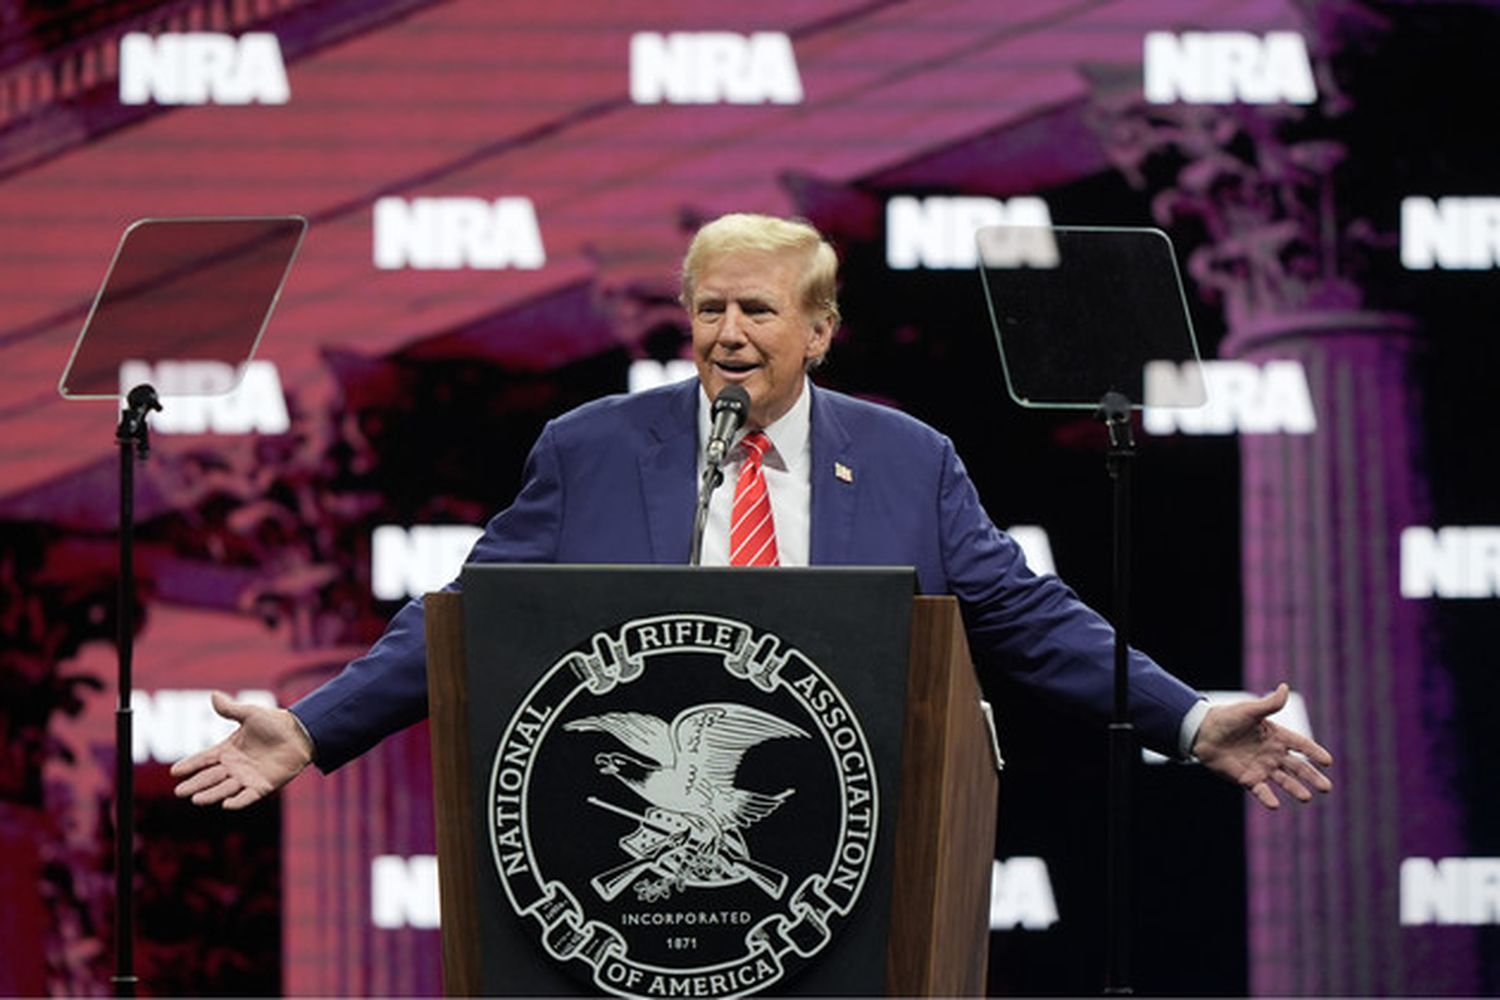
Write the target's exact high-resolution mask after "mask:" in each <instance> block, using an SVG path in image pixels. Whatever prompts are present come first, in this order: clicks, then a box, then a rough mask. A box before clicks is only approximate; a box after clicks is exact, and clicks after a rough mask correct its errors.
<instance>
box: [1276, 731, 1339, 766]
mask: <svg viewBox="0 0 1500 1000" xmlns="http://www.w3.org/2000/svg"><path fill="white" fill-rule="evenodd" d="M1286 742H1287V745H1288V746H1290V747H1291V748H1292V749H1293V750H1295V751H1297V752H1298V753H1300V754H1302V755H1304V756H1305V757H1307V758H1308V759H1309V760H1312V761H1315V762H1317V763H1318V764H1319V765H1320V766H1322V767H1332V766H1333V754H1331V753H1329V752H1328V750H1327V748H1326V747H1324V746H1323V745H1322V744H1320V743H1318V742H1316V741H1315V740H1312V739H1309V738H1308V737H1306V736H1303V735H1302V734H1301V733H1294V732H1292V731H1291V730H1287V733H1286Z"/></svg>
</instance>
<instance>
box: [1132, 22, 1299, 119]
mask: <svg viewBox="0 0 1500 1000" xmlns="http://www.w3.org/2000/svg"><path fill="white" fill-rule="evenodd" d="M1142 68H1143V70H1144V72H1145V81H1144V84H1143V89H1144V90H1145V95H1146V100H1147V101H1148V102H1149V103H1151V104H1172V103H1174V102H1177V101H1183V102H1186V103H1189V104H1234V103H1236V102H1241V103H1244V104H1312V103H1313V102H1314V101H1316V100H1317V99H1318V88H1317V85H1316V84H1315V83H1314V82H1313V71H1312V64H1311V63H1310V62H1309V61H1308V58H1307V44H1306V43H1305V42H1304V41H1303V40H1302V36H1301V35H1299V34H1297V33H1296V32H1295V31H1271V32H1268V33H1266V34H1265V35H1261V36H1256V35H1252V34H1250V33H1249V32H1245V31H1187V32H1183V33H1182V34H1180V35H1177V34H1173V33H1172V32H1169V31H1153V32H1150V33H1149V34H1147V35H1146V44H1145V53H1144V60H1143V67H1142Z"/></svg>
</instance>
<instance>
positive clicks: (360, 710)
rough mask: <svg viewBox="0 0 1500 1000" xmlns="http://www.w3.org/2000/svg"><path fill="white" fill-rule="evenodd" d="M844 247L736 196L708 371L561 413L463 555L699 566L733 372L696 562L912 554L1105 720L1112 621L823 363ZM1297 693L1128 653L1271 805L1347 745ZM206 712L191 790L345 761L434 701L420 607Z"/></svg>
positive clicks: (1179, 714)
mask: <svg viewBox="0 0 1500 1000" xmlns="http://www.w3.org/2000/svg"><path fill="white" fill-rule="evenodd" d="M837 266H838V265H837V258H836V256H835V254H834V251H833V248H832V247H831V246H829V245H828V243H827V242H825V241H824V240H823V239H822V237H821V236H820V235H819V234H818V232H817V231H816V230H814V229H813V228H812V227H810V226H808V225H806V224H804V223H801V222H792V221H787V220H782V219H776V218H771V217H767V216H757V215H738V214H737V215H728V216H724V217H722V218H720V219H717V220H715V221H714V222H711V223H709V224H708V225H706V226H704V227H703V228H702V229H701V230H699V232H698V234H697V235H696V236H695V237H694V239H693V242H692V244H691V246H690V247H689V249H688V253H687V256H686V258H685V259H684V262H683V276H682V302H683V305H684V306H685V307H686V308H687V309H688V311H689V313H690V316H691V319H692V337H693V354H694V360H695V362H696V365H697V368H698V378H697V379H696V380H693V381H689V382H684V383H680V384H678V385H674V386H667V387H665V388H662V389H657V390H653V391H651V392H646V393H640V394H637V395H634V396H612V397H609V398H606V399H602V400H596V401H595V402H593V403H589V404H587V405H585V406H582V407H580V408H578V409H577V410H574V411H572V412H571V413H569V414H566V415H564V416H562V417H559V418H558V419H556V420H554V421H552V422H551V423H549V424H548V425H547V427H546V428H545V429H544V430H543V432H542V435H541V437H540V438H539V439H538V440H537V443H536V445H535V446H534V447H533V449H532V452H531V455H530V457H529V459H528V460H527V466H526V475H525V482H524V484H523V486H522V488H521V492H520V494H519V495H518V496H517V498H516V500H515V502H514V503H513V504H512V505H511V506H510V507H509V508H507V509H506V510H505V511H502V512H501V513H500V514H498V515H496V516H495V517H494V518H493V519H492V520H491V521H490V523H489V525H488V526H487V528H486V530H485V534H484V536H483V537H482V538H481V539H480V541H479V542H478V543H477V544H476V545H475V547H474V550H473V553H472V554H471V556H470V559H471V561H501V562H562V563H573V562H590V563H678V564H682V563H686V562H687V561H688V550H689V546H690V544H691V526H692V521H693V512H694V503H695V498H696V492H697V489H696V484H697V482H698V478H699V476H700V474H701V462H702V459H701V455H702V453H703V442H704V441H705V440H706V438H707V436H708V428H709V414H710V406H711V401H712V400H713V399H715V398H717V397H718V395H719V393H720V392H721V391H722V390H723V389H724V388H725V387H726V386H730V385H739V386H742V387H743V388H744V389H745V390H746V392H747V393H748V395H749V399H750V407H749V416H748V420H747V422H746V428H745V430H746V433H745V434H744V435H743V436H742V437H741V439H740V440H739V442H738V443H737V446H736V447H735V448H734V449H733V450H732V451H731V453H730V456H729V462H728V464H727V466H726V469H725V472H726V488H725V489H721V490H719V491H717V492H716V494H715V496H714V500H713V503H712V504H711V506H710V511H709V517H708V522H707V527H706V529H705V533H704V546H703V558H702V562H703V563H704V564H706V565H715V564H717V565H724V564H736V565H737V564H745V563H760V564H764V565H783V566H795V565H809V564H817V565H840V564H844V565H848V564H866V565H910V566H913V567H915V568H916V571H917V579H918V586H919V587H920V589H921V590H922V592H923V593H951V594H954V595H955V596H957V597H958V599H959V602H960V605H961V607H962V608H963V614H964V622H965V628H966V631H967V632H968V637H969V645H970V648H971V650H972V652H973V654H974V658H975V661H976V664H977V665H978V666H979V668H980V670H981V672H982V673H989V672H993V671H1004V672H1007V673H1008V674H1010V675H1011V676H1013V677H1015V678H1017V679H1018V680H1020V681H1022V682H1024V683H1027V684H1030V685H1033V686H1035V687H1038V688H1040V689H1041V690H1042V691H1044V692H1046V693H1048V694H1050V695H1052V696H1054V697H1056V698H1058V699H1060V700H1062V701H1063V702H1065V703H1068V704H1071V705H1073V706H1076V707H1079V708H1081V709H1083V710H1085V711H1087V712H1090V713H1092V714H1093V715H1095V716H1096V717H1098V718H1100V719H1103V718H1107V717H1108V714H1109V706H1110V704H1111V697H1112V690H1113V633H1112V631H1111V629H1110V628H1109V626H1108V625H1107V623H1105V622H1104V621H1103V620H1102V619H1101V618H1100V617H1099V616H1098V615H1097V614H1095V613H1094V612H1093V611H1091V610H1089V609H1088V608H1087V607H1085V606H1084V605H1083V604H1082V603H1081V602H1079V601H1078V599H1077V598H1076V597H1075V596H1074V595H1073V593H1072V591H1071V590H1069V589H1068V588H1067V587H1066V585H1064V584H1063V583H1061V582H1060V581H1059V580H1057V578H1056V577H1050V576H1049V577H1037V576H1035V575H1034V574H1032V573H1031V572H1030V571H1029V570H1028V569H1027V568H1026V565H1025V561H1024V559H1023V557H1022V555H1021V552H1020V550H1019V548H1018V547H1017V546H1016V544H1015V542H1014V541H1012V540H1011V539H1010V538H1009V537H1008V536H1006V535H1005V534H1004V533H1002V532H1001V531H999V530H998V529H997V528H996V527H995V526H994V524H993V523H992V522H991V521H990V519H989V517H988V516H987V515H986V514H985V513H984V511H983V509H982V508H981V507H980V504H979V498H978V496H977V494H976V492H975V490H974V487H973V484H972V483H971V482H970V480H969V478H968V475H967V473H966V472H965V471H964V468H963V464H962V463H961V462H960V461H959V460H958V457H957V455H956V454H955V453H954V451H953V446H952V443H951V442H950V441H949V440H948V439H947V438H946V437H944V436H942V435H940V434H938V433H937V432H936V431H934V430H932V429H931V428H929V427H927V426H926V425H924V424H921V423H919V422H918V421H916V420H913V419H912V418H910V417H907V416H905V415H903V414H900V413H898V412H896V411H894V410H890V409H888V408H885V407H880V406H876V405H874V404H871V403H866V402H862V401H859V400H855V399H852V398H850V397H847V396H843V395H840V394H838V393H834V392H830V391H827V390H823V389H818V388H816V387H814V386H813V385H812V383H811V382H810V381H809V380H808V378H807V374H806V373H807V371H808V370H809V369H810V368H812V367H813V366H815V365H816V364H817V363H818V362H819V361H820V360H821V359H822V358H823V355H824V354H825V353H826V352H827V350H828V347H829V344H830V342H831V341H832V338H833V331H834V329H835V327H836V326H837V323H838V305H837V302H836V299H835V287H836V277H837ZM742 473H743V475H741V474H742ZM727 484H735V488H734V489H733V490H730V489H728V488H727ZM768 508H769V510H768ZM742 536H743V537H742ZM1287 693H1288V692H1287V687H1286V685H1284V684H1283V685H1281V686H1280V687H1278V688H1277V690H1276V691H1275V692H1273V693H1272V694H1270V695H1268V696H1266V697H1264V698H1261V699H1258V700H1254V701H1250V702H1245V703H1241V704H1238V705H1233V706H1215V707H1208V706H1207V703H1206V702H1204V701H1202V699H1201V698H1200V697H1199V695H1198V694H1197V693H1196V692H1194V691H1193V690H1192V689H1191V688H1189V687H1187V686H1186V685H1184V684H1182V683H1181V682H1180V681H1178V680H1177V679H1176V678H1174V677H1172V676H1171V675H1169V674H1167V673H1166V672H1165V671H1164V670H1162V669H1161V668H1160V667H1159V666H1157V665H1156V664H1155V663H1153V662H1151V660H1149V659H1148V658H1147V657H1145V656H1144V655H1141V654H1139V653H1133V654H1132V659H1131V716H1132V720H1133V721H1134V723H1135V726H1136V731H1137V732H1138V734H1139V735H1140V736H1141V739H1142V742H1143V743H1145V744H1146V745H1147V746H1150V747H1152V748H1154V749H1157V750H1160V751H1162V752H1164V753H1167V754H1169V755H1173V756H1178V757H1187V756H1189V755H1191V756H1195V757H1196V758H1197V759H1199V760H1201V761H1202V762H1203V763H1204V764H1205V765H1207V766H1208V767H1209V768H1211V769H1212V770H1214V771H1216V772H1217V773H1219V774H1221V775H1223V776H1225V777H1226V778H1228V779H1230V780H1233V781H1236V782H1238V783H1239V784H1240V785H1242V786H1244V787H1245V788H1247V789H1249V791H1250V792H1251V793H1252V794H1253V795H1254V796H1255V797H1256V799H1258V800H1259V801H1260V802H1262V803H1263V804H1264V805H1266V806H1267V807H1268V808H1272V809H1274V808H1277V806H1278V804H1279V800H1278V797H1277V795H1276V792H1275V790H1274V787H1275V786H1280V788H1281V789H1283V790H1284V791H1286V792H1287V793H1289V794H1291V795H1292V796H1293V797H1295V798H1297V799H1300V800H1302V801H1307V800H1309V799H1310V798H1311V797H1312V793H1311V791H1310V789H1316V790H1318V791H1323V792H1326V791H1329V790H1330V789H1331V788H1332V787H1333V786H1332V783H1331V782H1330V781H1329V779H1328V778H1327V776H1326V775H1324V774H1323V773H1322V772H1321V771H1320V770H1319V769H1318V767H1316V766H1314V764H1316V765H1321V766H1324V767H1326V766H1328V765H1330V764H1332V757H1331V756H1330V755H1329V753H1328V751H1327V750H1325V749H1323V748H1322V747H1321V746H1319V745H1318V744H1317V743H1315V742H1313V741H1312V740H1310V739H1307V738H1305V737H1302V736H1300V735H1297V734H1295V733H1292V732H1290V731H1289V730H1286V729H1284V728H1282V727H1280V726H1277V725H1276V724H1274V723H1272V722H1270V721H1269V720H1268V718H1267V717H1268V716H1270V715H1271V714H1273V713H1275V712H1276V711H1278V710H1279V709H1280V708H1281V707H1282V705H1284V704H1285V702H1286V698H1287ZM214 707H215V709H216V710H217V711H218V712H219V713H220V714H221V715H224V716H226V717H227V718H230V719H233V720H236V721H238V722H239V723H240V724H241V725H240V728H239V729H238V730H236V732H235V733H234V734H232V735H231V736H230V737H229V738H227V739H226V740H224V741H223V742H222V743H220V744H218V745H217V746H214V747H211V748H209V749H208V750H205V751H202V752H200V753H196V754H193V755H192V756H190V757H187V758H185V759H183V760H182V761H179V762H178V763H177V764H176V765H175V766H174V767H173V769H172V773H173V774H174V775H176V776H177V777H179V778H182V779H183V780H182V781H181V783H180V784H179V785H178V786H177V794H178V795H180V796H191V798H192V800H193V801H194V802H196V803H198V804H200V805H209V804H213V803H222V804H223V806H224V807H225V808H227V809H238V808H242V807H244V806H246V805H249V804H250V803H252V802H255V801H257V800H258V799H260V798H262V797H264V796H265V795H268V794H270V793H271V792H273V791H275V790H276V789H277V788H279V787H281V786H282V785H283V784H285V783H286V782H287V781H289V780H291V779H292V778H293V777H295V776H296V775H297V774H298V773H300V772H301V771H302V770H303V769H304V768H305V767H306V766H307V765H308V764H309V763H315V764H317V766H318V767H319V768H320V769H322V770H325V771H329V770H332V769H334V768H336V767H339V766H340V765H342V764H344V763H345V762H347V761H348V760H350V759H352V758H353V757H355V756H357V755H359V754H360V753H362V752H364V751H365V750H367V749H369V748H370V747H371V746H373V745H374V744H375V743H377V742H379V741H380V740H381V739H383V738H384V737H385V736H387V735H389V734H390V733H392V732H395V731H396V730H398V729H401V728H403V727H405V726H407V725H410V724H411V723H413V722H416V721H417V720H418V719H420V718H421V717H422V716H423V715H424V714H425V713H426V710H427V701H426V670H425V654H424V649H423V631H422V609H421V604H420V602H412V603H410V604H408V605H407V606H406V607H405V608H403V609H402V610H401V611H400V612H399V613H398V614H397V615H396V617H395V618H394V619H392V622H391V624H390V626H389V627H388V628H387V630H386V633H385V634H384V635H383V636H382V637H381V639H380V640H379V641H378V642H377V643H376V644H375V646H374V647H373V648H372V649H371V651H370V652H369V653H368V654H367V655H366V656H364V657H361V658H360V659H358V660H355V661H354V662H353V663H351V664H350V665H349V666H348V667H347V668H346V669H345V670H344V671H343V672H342V673H341V674H339V675H338V676H337V677H335V678H334V679H333V680H331V681H329V682H328V683H327V684H325V685H323V686H322V687H320V688H319V689H318V690H316V691H314V692H312V693H311V694H309V695H308V696H307V697H305V698H303V699H302V700H301V701H299V702H297V703H296V704H295V705H293V706H292V707H291V709H290V710H286V709H266V708H262V707H258V706H253V705H246V704H240V703H235V702H231V701H230V700H229V699H228V698H227V697H225V696H223V695H218V694H216V695H215V696H214Z"/></svg>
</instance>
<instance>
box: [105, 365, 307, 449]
mask: <svg viewBox="0 0 1500 1000" xmlns="http://www.w3.org/2000/svg"><path fill="white" fill-rule="evenodd" d="M234 375H235V372H234V368H233V366H231V365H228V364H225V363H223V362H221V361H158V362H157V363H155V364H150V363H147V362H144V361H126V362H124V363H123V364H121V365H120V394H121V395H122V396H123V395H125V394H126V393H127V392H129V390H130V388H131V387H132V386H137V385H140V384H141V383H143V382H147V383H150V384H151V385H153V386H155V387H156V391H157V392H158V393H159V394H160V395H161V397H162V409H161V412H160V413H154V414H152V415H151V429H152V430H154V431H156V432H158V433H161V434H254V433H259V434H285V433H286V432H287V431H288V430H290V429H291V426H292V421H291V417H290V415H289V414H288V413H287V406H286V396H285V394H284V393H283V392H282V389H281V376H279V375H278V374H277V373H276V366H275V365H274V364H273V363H271V362H270V361H252V362H250V363H249V364H247V365H246V366H245V371H244V373H243V375H242V376H241V377H240V382H239V385H237V386H235V385H234ZM230 386H234V388H233V389H232V390H230V391H226V389H228V387H230Z"/></svg>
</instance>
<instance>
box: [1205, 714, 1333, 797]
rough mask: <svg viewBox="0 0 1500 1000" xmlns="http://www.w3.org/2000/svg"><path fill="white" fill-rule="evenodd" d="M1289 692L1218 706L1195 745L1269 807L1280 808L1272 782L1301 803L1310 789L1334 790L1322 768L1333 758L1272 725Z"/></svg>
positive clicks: (1211, 764) (1211, 763) (1217, 769)
mask: <svg viewBox="0 0 1500 1000" xmlns="http://www.w3.org/2000/svg"><path fill="white" fill-rule="evenodd" d="M1289 694H1290V689H1289V688H1288V687H1287V686H1286V684H1281V685H1280V686H1278V687H1277V688H1276V690H1275V691H1272V692H1271V693H1270V694H1268V695H1266V696H1265V697H1264V698H1256V699H1254V700H1252V701H1242V702H1236V703H1234V704H1232V705H1215V706H1214V707H1212V708H1210V709H1209V710H1208V714H1206V715H1205V716H1204V717H1203V724H1202V725H1201V726H1199V727H1198V736H1197V739H1196V740H1195V741H1194V743H1193V756H1195V757H1197V758H1198V759H1199V760H1200V761H1202V762H1203V764H1204V765H1205V766H1206V767H1208V769H1209V770H1211V771H1213V772H1215V773H1216V774H1219V775H1221V776H1222V777H1224V778H1226V779H1228V780H1230V781H1233V782H1235V783H1236V784H1238V785H1239V786H1241V787H1242V788H1244V789H1246V790H1247V791H1249V792H1250V794H1251V795H1254V796H1255V797H1256V798H1257V799H1259V800H1260V802H1261V804H1262V805H1264V806H1265V807H1266V808H1267V809H1278V808H1280V807H1281V800H1280V799H1278V798H1277V797H1276V792H1275V790H1274V789H1273V788H1272V787H1271V786H1272V785H1273V784H1275V785H1280V786H1281V788H1282V790H1283V791H1285V792H1287V793H1288V794H1290V795H1291V796H1292V797H1294V798H1296V799H1298V800H1299V801H1302V802H1307V801H1310V800H1311V799H1312V797H1313V796H1312V792H1311V791H1309V788H1314V789H1317V790H1318V791H1320V792H1328V791H1332V790H1333V782H1332V781H1330V780H1329V779H1328V776H1327V775H1326V774H1324V773H1323V772H1322V771H1320V770H1319V768H1322V767H1329V766H1331V765H1332V764H1333V755H1332V754H1330V753H1329V752H1328V751H1327V750H1325V749H1324V748H1323V747H1321V746H1319V745H1318V744H1317V743H1315V742H1314V741H1313V740H1310V739H1308V738H1307V737H1306V736H1302V735H1301V734H1299V733H1294V732H1292V731H1291V730H1290V729H1287V728H1286V727H1285V726H1278V725H1277V724H1276V723H1274V722H1272V721H1270V716H1272V715H1275V714H1276V713H1277V712H1279V711H1281V708H1282V706H1284V705H1285V704H1286V701H1287V697H1288V695H1289ZM1314 765H1316V766H1314Z"/></svg>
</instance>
